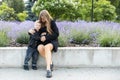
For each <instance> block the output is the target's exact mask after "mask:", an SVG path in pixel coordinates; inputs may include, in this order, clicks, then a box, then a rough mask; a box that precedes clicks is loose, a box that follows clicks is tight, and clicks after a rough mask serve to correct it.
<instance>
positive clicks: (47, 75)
mask: <svg viewBox="0 0 120 80" xmlns="http://www.w3.org/2000/svg"><path fill="white" fill-rule="evenodd" d="M51 77H52V72H51V71H50V70H47V74H46V78H51Z"/></svg>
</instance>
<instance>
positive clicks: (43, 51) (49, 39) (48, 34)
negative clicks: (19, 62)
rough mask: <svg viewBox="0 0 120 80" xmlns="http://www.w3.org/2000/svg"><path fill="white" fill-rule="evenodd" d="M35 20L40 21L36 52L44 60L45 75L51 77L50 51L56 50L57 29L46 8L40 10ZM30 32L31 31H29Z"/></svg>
mask: <svg viewBox="0 0 120 80" xmlns="http://www.w3.org/2000/svg"><path fill="white" fill-rule="evenodd" d="M36 22H40V23H41V29H40V30H39V32H40V36H41V37H40V44H39V45H38V48H37V49H38V52H39V53H40V55H41V56H42V57H43V58H45V60H46V70H47V74H46V77H47V78H50V77H52V72H51V71H52V70H53V62H52V56H51V55H52V51H54V52H56V51H57V48H58V36H59V31H58V28H57V26H56V24H55V21H53V19H52V17H51V16H50V14H49V12H48V11H47V10H42V11H41V12H40V15H39V20H37V21H36ZM31 32H32V31H31Z"/></svg>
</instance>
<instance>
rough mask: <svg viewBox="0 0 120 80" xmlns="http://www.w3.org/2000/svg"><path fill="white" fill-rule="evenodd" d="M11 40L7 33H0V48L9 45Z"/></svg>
mask: <svg viewBox="0 0 120 80" xmlns="http://www.w3.org/2000/svg"><path fill="white" fill-rule="evenodd" d="M9 41H10V40H9V38H8V36H7V33H6V32H5V31H0V47H4V46H6V45H8V44H9Z"/></svg>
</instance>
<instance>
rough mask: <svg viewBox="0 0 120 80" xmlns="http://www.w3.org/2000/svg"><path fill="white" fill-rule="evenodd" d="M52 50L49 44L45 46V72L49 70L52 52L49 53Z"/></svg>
mask: <svg viewBox="0 0 120 80" xmlns="http://www.w3.org/2000/svg"><path fill="white" fill-rule="evenodd" d="M52 49H53V45H52V44H51V43H49V44H46V45H45V59H46V64H47V67H46V69H47V70H50V64H51V62H52V52H51V51H52Z"/></svg>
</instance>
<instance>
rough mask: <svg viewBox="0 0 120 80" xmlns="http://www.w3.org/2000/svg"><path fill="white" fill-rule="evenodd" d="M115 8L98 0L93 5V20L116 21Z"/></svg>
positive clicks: (102, 0)
mask: <svg viewBox="0 0 120 80" xmlns="http://www.w3.org/2000/svg"><path fill="white" fill-rule="evenodd" d="M115 10H116V8H115V7H114V6H113V5H111V4H110V2H109V1H106V0H99V1H97V2H96V3H95V7H94V20H95V21H101V20H115V19H116V13H115Z"/></svg>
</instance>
